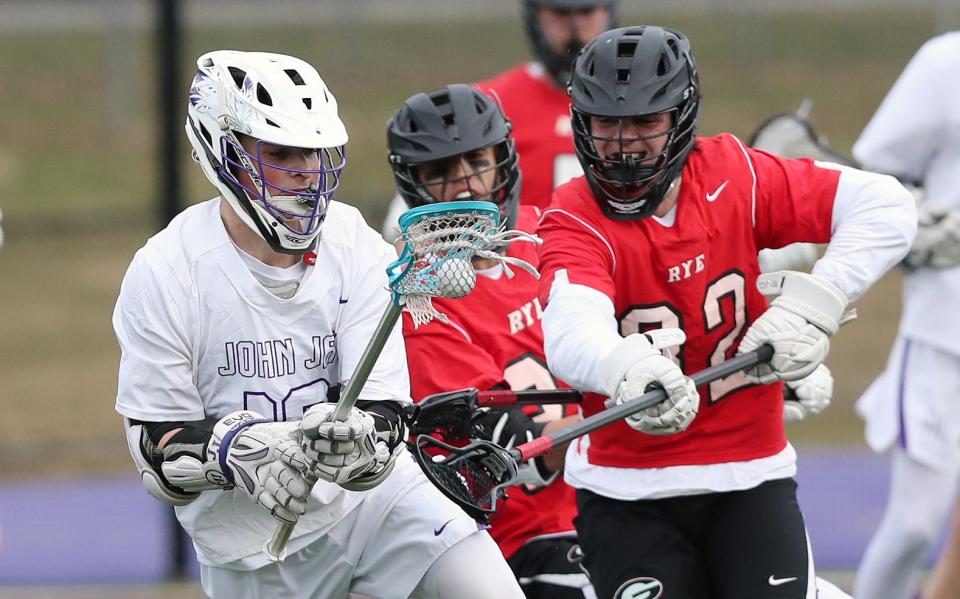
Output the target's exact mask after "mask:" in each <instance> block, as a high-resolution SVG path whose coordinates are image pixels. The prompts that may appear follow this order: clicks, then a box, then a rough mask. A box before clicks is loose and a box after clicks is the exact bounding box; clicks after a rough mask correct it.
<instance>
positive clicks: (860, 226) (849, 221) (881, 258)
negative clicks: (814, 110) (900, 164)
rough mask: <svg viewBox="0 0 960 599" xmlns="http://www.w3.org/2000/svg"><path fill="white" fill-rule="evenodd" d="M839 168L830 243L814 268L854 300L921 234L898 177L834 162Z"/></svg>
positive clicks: (911, 202) (914, 209)
mask: <svg viewBox="0 0 960 599" xmlns="http://www.w3.org/2000/svg"><path fill="white" fill-rule="evenodd" d="M818 165H819V166H821V167H823V168H835V169H838V170H840V181H839V183H838V185H837V195H836V199H835V200H834V203H833V216H832V219H833V221H832V225H831V232H830V243H829V244H827V250H826V252H825V253H824V255H823V257H822V258H820V260H818V261H817V262H816V264H814V266H813V270H812V272H813V274H815V275H818V276H821V277H823V278H825V279H827V280H829V281H831V282H832V283H834V284H835V285H837V286H838V287H840V289H842V290H843V292H844V293H846V295H847V298H848V299H849V300H850V301H851V302H852V301H854V300H856V299H857V298H858V297H860V295H862V294H863V292H864V291H866V290H867V288H868V287H870V285H872V284H873V283H874V282H875V281H876V280H877V279H879V278H880V277H881V276H883V274H884V273H885V272H887V270H889V269H890V268H891V267H892V266H894V265H895V264H897V263H899V262H900V261H901V260H902V259H903V257H904V256H906V255H907V251H908V250H909V249H910V244H911V243H913V238H914V236H915V235H916V233H917V207H916V202H914V200H913V196H912V195H911V193H910V192H909V191H907V189H906V188H905V187H904V186H903V185H901V184H900V183H899V182H898V181H897V180H896V179H894V178H893V177H890V176H887V175H878V174H876V173H868V172H866V171H861V170H857V169H854V168H850V167H846V166H840V165H838V164H834V163H818Z"/></svg>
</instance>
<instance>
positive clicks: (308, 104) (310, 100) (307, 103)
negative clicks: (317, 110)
mask: <svg viewBox="0 0 960 599" xmlns="http://www.w3.org/2000/svg"><path fill="white" fill-rule="evenodd" d="M301 99H302V100H303V105H304V106H306V107H307V110H311V109H313V98H301Z"/></svg>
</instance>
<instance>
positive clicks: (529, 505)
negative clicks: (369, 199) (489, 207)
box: [387, 84, 592, 599]
mask: <svg viewBox="0 0 960 599" xmlns="http://www.w3.org/2000/svg"><path fill="white" fill-rule="evenodd" d="M387 140H388V145H389V150H390V164H391V167H392V168H393V173H394V178H395V180H396V184H397V189H398V191H399V192H400V195H401V196H402V197H403V199H404V201H405V202H406V203H407V204H408V205H409V206H410V207H415V206H422V205H424V204H432V203H436V202H445V201H450V200H462V199H474V200H486V201H491V202H494V203H496V204H498V205H499V206H500V213H501V215H502V217H503V219H504V220H505V221H506V225H505V226H506V228H507V229H508V230H513V229H516V230H519V231H521V232H528V233H532V231H533V230H534V229H535V228H536V225H537V218H538V217H539V214H540V211H539V209H537V208H535V207H533V206H522V205H520V204H519V197H518V196H519V194H520V185H521V181H520V179H521V177H520V171H519V169H518V168H517V151H516V145H515V143H514V140H513V139H512V137H511V135H510V122H509V121H508V120H507V119H506V117H504V115H503V113H502V112H501V110H500V107H499V106H498V105H497V104H496V103H495V101H494V100H493V99H491V98H490V97H489V96H486V95H484V94H483V93H482V92H480V91H478V90H477V89H475V88H473V87H470V86H468V85H464V84H455V85H449V86H446V87H444V88H441V89H439V90H437V91H435V92H432V93H428V94H417V95H414V96H412V97H411V98H409V99H408V100H407V101H406V103H404V105H403V106H402V107H401V108H400V109H399V110H397V112H396V113H395V114H394V116H393V118H392V119H391V120H390V122H389V124H388V127H387ZM493 249H497V250H499V251H501V252H503V253H505V255H506V258H508V259H520V260H523V261H526V262H528V263H532V264H536V249H535V245H534V244H532V243H525V242H524V240H519V241H515V242H513V243H510V244H509V245H508V246H505V247H502V248H493ZM474 267H475V269H476V271H477V283H476V287H475V288H474V290H473V292H471V293H470V294H469V295H467V296H466V297H464V298H461V299H456V300H449V299H447V300H443V299H435V300H434V306H435V307H436V308H437V309H438V310H439V311H440V312H443V313H445V314H446V315H447V319H446V321H440V320H434V321H432V322H430V323H429V324H427V325H424V326H420V327H415V326H414V324H413V321H412V319H411V318H410V317H409V315H405V316H404V337H405V339H406V347H407V360H408V363H409V366H410V386H411V391H412V395H413V398H414V399H415V400H418V401H419V400H422V399H423V398H424V397H426V396H428V395H432V394H435V393H439V392H443V391H449V390H453V389H461V388H465V387H475V388H477V389H481V390H485V389H495V388H512V389H528V388H536V389H554V388H556V386H557V381H556V379H554V378H553V377H552V376H551V375H550V373H549V371H548V370H547V367H546V361H545V360H544V356H543V333H542V330H541V328H540V317H541V315H542V313H543V311H542V309H541V307H540V301H539V299H538V298H537V291H538V283H537V279H536V278H535V277H534V276H533V275H532V274H531V273H529V272H527V271H525V270H522V269H519V268H517V269H512V270H513V273H512V275H511V273H510V272H505V269H504V267H503V266H502V265H501V264H497V263H495V262H490V261H489V260H488V259H474ZM540 411H541V412H542V413H540V414H537V412H536V411H534V412H533V414H530V413H528V412H524V411H523V410H522V409H521V408H517V407H515V408H512V409H507V410H490V411H489V412H486V413H482V414H477V415H476V416H475V417H474V419H473V421H472V424H473V427H474V430H475V431H476V434H477V436H479V437H482V438H486V439H492V440H493V441H494V442H496V443H498V444H500V445H503V446H507V445H517V444H520V443H523V442H526V441H528V440H530V439H533V438H534V437H537V436H539V435H540V434H541V432H542V431H543V430H544V429H546V428H547V427H559V426H563V425H564V424H566V423H567V422H570V421H572V420H575V419H576V418H577V417H576V416H568V417H567V418H564V417H563V411H562V409H561V407H560V406H546V407H545V408H544V409H542V410H540ZM562 464H563V451H562V449H561V450H560V451H554V452H552V453H551V454H548V456H546V458H545V459H542V460H541V459H538V460H531V461H530V463H527V464H525V465H524V466H523V467H522V469H521V470H522V472H524V474H525V477H524V478H525V479H526V480H527V481H528V484H524V485H518V486H515V487H513V488H512V489H511V490H510V499H509V500H508V501H506V502H505V503H504V504H503V507H502V508H501V509H500V510H499V511H498V513H497V514H496V515H495V516H494V517H493V519H492V521H491V524H492V529H491V532H492V534H493V538H494V539H495V540H496V541H497V542H498V543H499V545H500V549H501V550H502V551H503V553H504V555H505V556H506V557H507V559H508V563H509V564H510V566H511V567H512V568H513V571H514V573H515V574H516V576H517V578H518V579H519V581H520V583H521V586H522V587H523V590H524V592H525V594H526V596H527V597H543V598H548V597H549V598H556V599H564V598H569V599H583V598H584V597H590V596H592V595H591V593H592V591H590V590H589V582H588V580H587V577H586V575H585V574H584V573H583V572H582V571H581V570H580V568H579V566H578V565H577V564H575V563H573V562H572V561H571V560H570V559H569V558H568V554H569V553H570V552H571V551H572V550H573V549H574V546H575V544H576V539H575V536H574V531H573V521H572V520H573V516H574V513H575V510H576V504H575V500H574V496H573V490H572V489H571V488H570V487H569V486H567V485H566V484H564V483H563V481H562V480H561V479H560V478H558V474H559V469H560V468H561V467H562Z"/></svg>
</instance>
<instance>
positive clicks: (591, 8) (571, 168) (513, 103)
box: [382, 0, 619, 241]
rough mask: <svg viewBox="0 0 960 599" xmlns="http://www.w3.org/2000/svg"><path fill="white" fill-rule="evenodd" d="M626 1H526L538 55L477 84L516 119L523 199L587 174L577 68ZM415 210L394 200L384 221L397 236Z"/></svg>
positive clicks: (539, 198) (546, 196) (543, 199)
mask: <svg viewBox="0 0 960 599" xmlns="http://www.w3.org/2000/svg"><path fill="white" fill-rule="evenodd" d="M618 4H619V0H520V6H521V13H522V18H523V26H524V29H525V30H526V32H527V39H528V41H529V42H530V46H531V49H532V50H533V54H534V56H535V58H536V60H535V61H532V62H524V63H521V64H519V65H517V66H515V67H513V68H511V69H509V70H507V71H505V72H503V73H501V74H500V75H497V76H496V77H493V78H491V79H486V80H484V81H480V82H478V83H477V84H476V86H477V87H478V88H479V89H481V90H483V91H484V92H486V93H487V94H489V95H491V96H493V97H494V98H495V99H496V100H497V102H498V103H499V104H500V105H501V106H502V108H503V111H504V113H506V115H507V118H509V119H510V121H511V122H512V123H513V131H512V136H513V139H514V140H515V142H516V144H517V155H518V156H519V157H520V172H522V173H523V189H522V190H520V204H522V205H531V206H538V207H540V208H543V207H546V205H547V204H549V203H550V193H551V192H552V191H553V188H554V187H556V186H557V185H559V184H561V183H564V182H566V181H568V180H569V179H570V178H571V177H575V176H577V175H579V174H581V173H582V172H583V171H582V170H581V169H580V163H579V162H577V158H576V156H575V155H574V153H573V133H572V131H571V130H570V97H569V96H568V95H567V91H566V87H567V81H569V79H570V65H571V64H572V63H573V59H574V58H575V57H576V56H577V53H578V52H580V49H581V48H583V46H584V45H586V43H587V42H588V41H590V40H591V39H593V38H594V37H596V36H597V35H598V34H599V33H601V32H603V31H606V30H607V29H609V28H611V27H615V26H616V22H617V8H618ZM406 209H407V205H406V204H405V203H404V202H403V200H402V198H400V196H396V197H394V199H393V200H392V201H391V203H390V207H389V208H388V213H387V216H386V218H385V220H384V224H383V229H382V231H383V235H384V238H385V239H387V240H388V241H393V239H394V238H395V237H396V234H397V233H396V232H397V219H398V218H399V217H400V214H401V213H403V211H405V210H406Z"/></svg>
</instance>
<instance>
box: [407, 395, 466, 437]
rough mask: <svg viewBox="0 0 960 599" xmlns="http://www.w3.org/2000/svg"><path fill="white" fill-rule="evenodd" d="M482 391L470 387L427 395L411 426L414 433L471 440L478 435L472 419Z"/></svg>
mask: <svg viewBox="0 0 960 599" xmlns="http://www.w3.org/2000/svg"><path fill="white" fill-rule="evenodd" d="M478 394H479V391H477V389H475V388H472V387H470V388H467V389H458V390H456V391H445V392H443V393H437V394H434V395H430V396H429V397H426V398H424V399H423V401H421V402H420V404H419V412H418V414H417V418H416V420H415V421H414V422H413V424H412V425H411V426H410V432H411V434H413V435H431V436H434V437H438V438H440V439H444V440H446V441H459V440H463V439H469V438H470V437H472V436H474V434H473V433H474V430H473V420H472V419H473V416H474V414H475V413H476V410H477V396H478Z"/></svg>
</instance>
